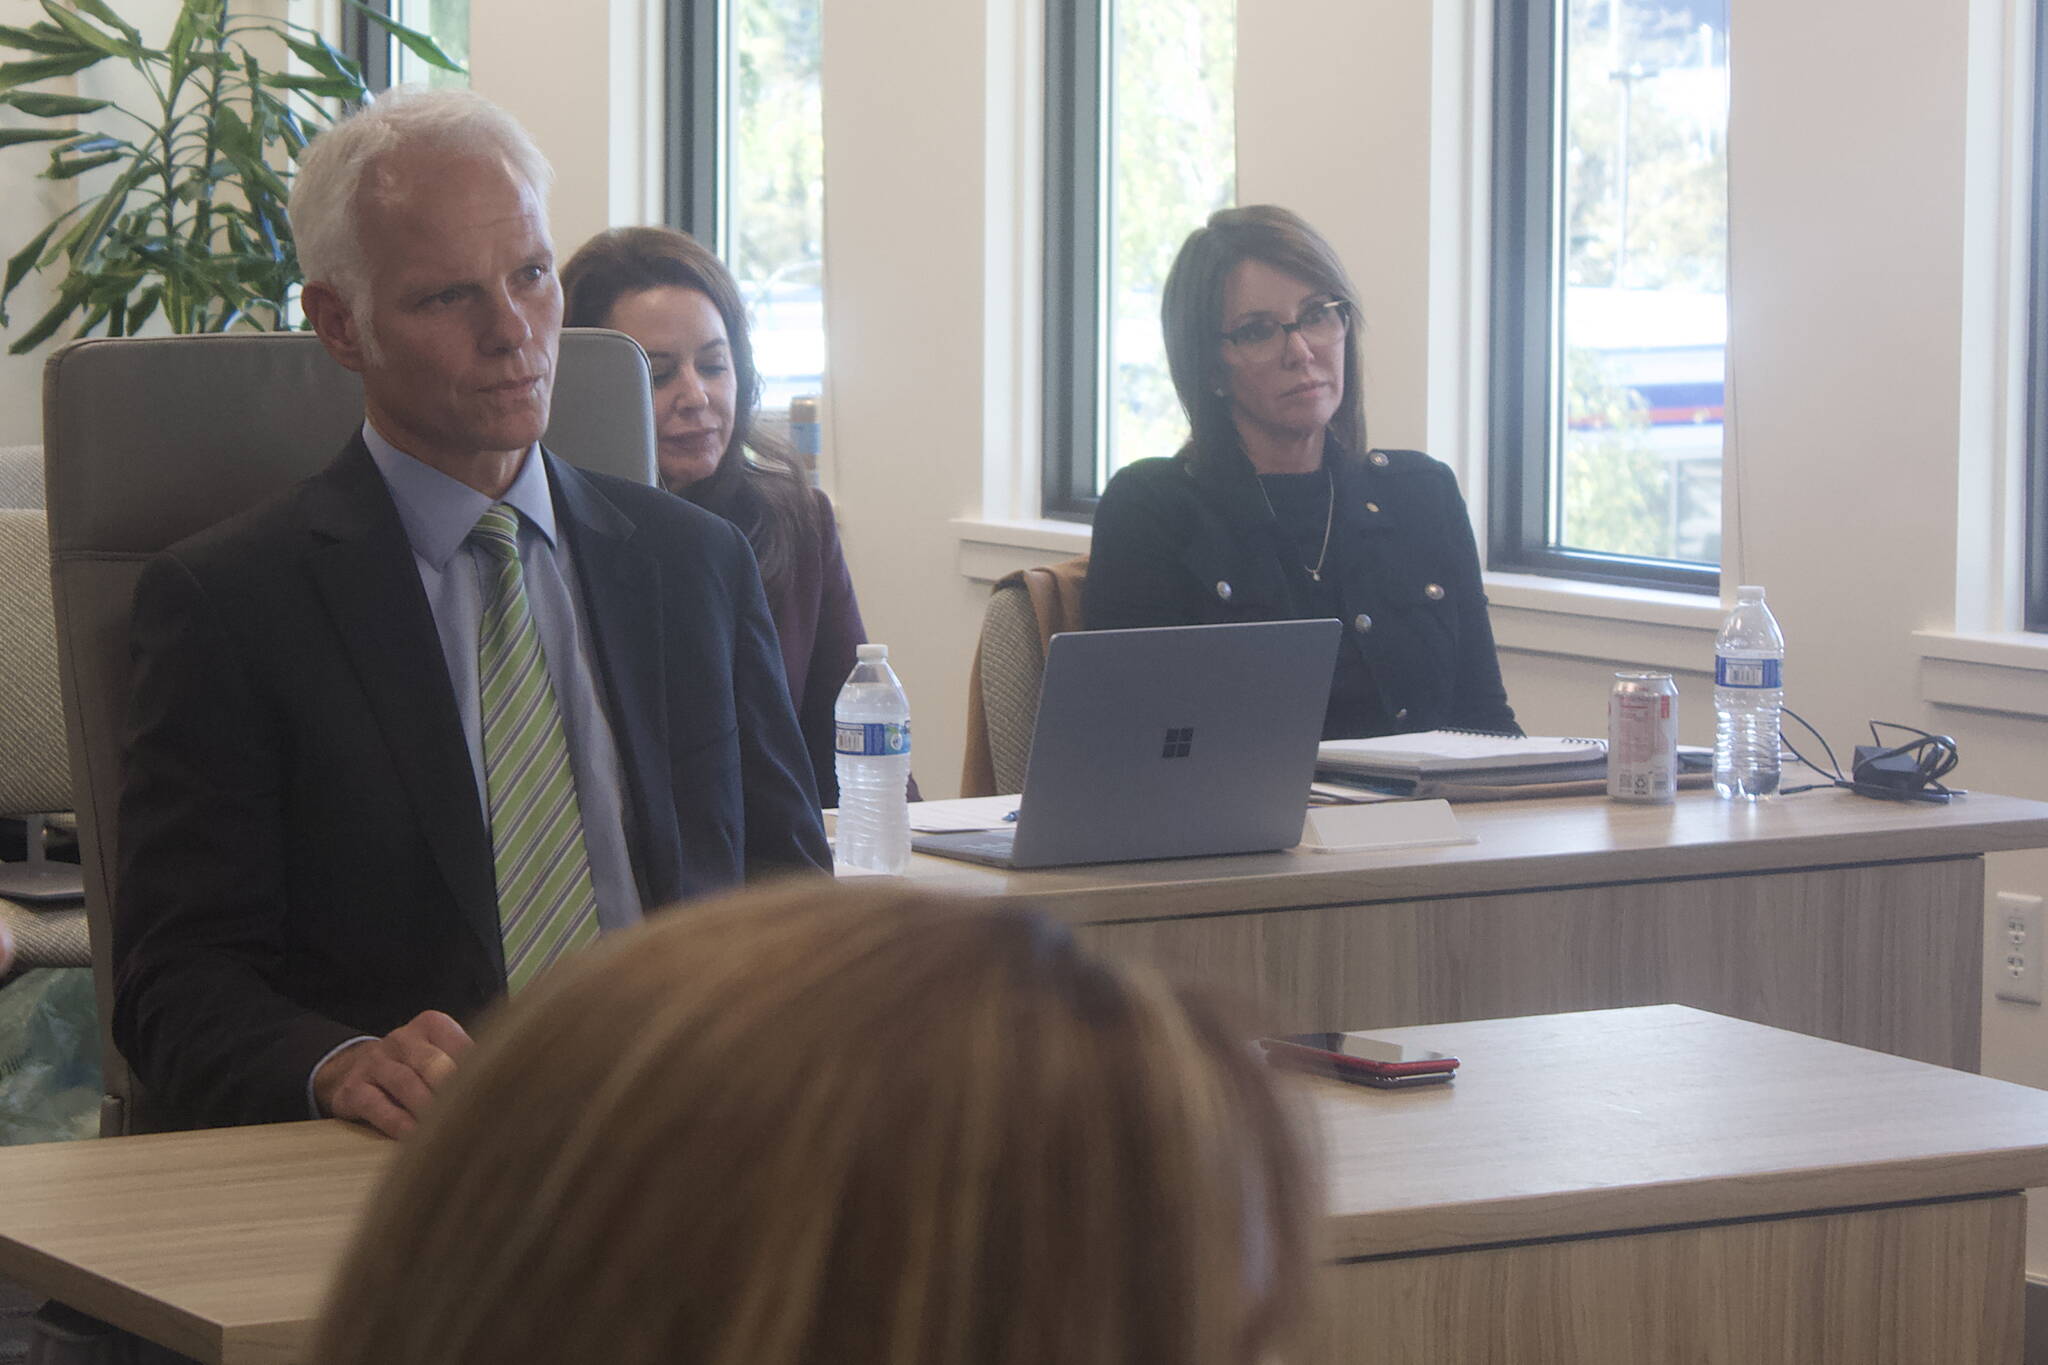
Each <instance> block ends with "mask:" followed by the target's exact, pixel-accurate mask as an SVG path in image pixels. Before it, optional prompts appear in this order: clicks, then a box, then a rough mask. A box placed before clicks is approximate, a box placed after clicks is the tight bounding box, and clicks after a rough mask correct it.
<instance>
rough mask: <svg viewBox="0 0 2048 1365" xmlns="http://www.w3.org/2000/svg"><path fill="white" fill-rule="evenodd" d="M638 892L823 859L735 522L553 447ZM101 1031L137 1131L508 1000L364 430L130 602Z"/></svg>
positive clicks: (396, 535) (462, 766) (470, 835)
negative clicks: (129, 677) (129, 664)
mask: <svg viewBox="0 0 2048 1365" xmlns="http://www.w3.org/2000/svg"><path fill="white" fill-rule="evenodd" d="M548 472H549V475H550V481H551V484H552V487H553V490H554V498H555V509H556V515H557V519H558V525H559V527H560V531H559V533H560V534H563V535H565V536H566V538H567V540H568V543H569V546H570V550H571V553H572V555H573V556H574V559H575V565H576V574H577V578H578V581H579V582H580V584H581V590H582V593H583V602H582V606H583V608H584V610H585V611H586V612H587V619H588V621H589V624H590V627H591V635H592V643H593V649H594V651H595V653H596V656H597V665H598V673H599V677H600V680H601V683H600V685H601V687H602V688H603V691H604V695H605V698H606V701H607V709H608V712H609V718H610V720H611V726H612V733H613V736H614V738H615V739H616V741H617V744H618V748H619V762H620V769H621V780H622V782H623V785H624V787H625V792H624V796H625V807H626V823H627V841H628V847H629V852H630V854H631V858H632V863H633V870H634V873H635V876H636V878H637V880H638V883H639V888H640V892H641V895H642V898H643V903H644V904H646V905H647V906H649V907H650V908H651V907H654V906H659V905H662V904H664V903H666V902H668V901H672V900H675V899H678V898H681V897H685V896H690V895H694V894H697V893H700V892H704V891H709V890H712V889H714V888H718V887H724V886H729V885H732V884H734V883H736V882H738V881H740V880H741V878H742V877H743V876H747V877H751V876H755V875H759V874H762V873H767V872H772V871H775V870H783V869H800V868H811V867H823V866H828V865H829V855H828V853H827V850H826V846H825V840H824V833H823V829H822V828H821V826H820V823H819V817H818V813H817V810H816V808H815V806H814V804H813V795H812V793H813V786H812V780H811V772H810V764H809V760H808V759H807V758H806V756H805V753H804V745H803V740H802V738H801V736H800V735H799V734H798V732H797V727H796V721H795V718H794V716H793V714H792V712H791V709H790V702H789V696H788V692H787V690H786V688H785V685H784V682H783V673H782V656H781V653H780V651H779V648H778V645H777V642H776V637H775V630H774V626H773V624H772V623H771V621H770V619H769V615H768V607H767V603H766V601H765V599H764V598H763V595H762V591H761V584H760V578H759V575H758V574H757V573H756V571H755V568H754V559H753V553H752V551H751V550H750V549H749V548H748V546H747V543H746V540H745V539H744V538H743V537H742V536H741V535H740V533H739V532H738V531H737V530H735V529H734V528H733V527H732V526H731V525H730V524H729V523H727V522H725V521H722V520H720V519H719V518H717V517H715V516H713V515H712V514H710V513H709V512H706V511H704V510H702V509H701V508H698V507H694V506H692V505H691V504H689V503H687V502H685V501H683V500H682V499H680V498H676V497H673V496H671V495H669V494H668V493H666V492H663V491H662V490H660V489H657V488H645V487H640V486H638V485H635V484H632V483H628V482H625V481H623V480H619V479H614V478H609V477H606V476H603V475H598V474H591V473H587V472H583V471H579V470H576V469H574V468H571V467H570V466H568V465H566V464H563V463H562V462H561V461H559V460H556V459H554V458H553V457H549V463H548ZM132 651H133V657H134V664H135V678H134V699H133V704H132V710H131V716H130V728H129V747H128V754H127V773H126V780H125V784H124V787H123V790H122V795H121V814H120V845H121V849H120V880H119V892H118V904H117V906H116V914H115V925H114V967H115V1004H114V1020H113V1031H114V1040H115V1042H116V1044H117V1045H118V1046H119V1047H120V1049H121V1051H122V1053H123V1055H125V1056H126V1057H127V1058H128V1060H129V1062H130V1063H131V1065H133V1067H134V1068H135V1071H136V1073H137V1075H138V1077H139V1078H140V1080H141V1082H142V1084H143V1086H144V1088H145V1091H146V1093H147V1096H148V1117H147V1118H146V1119H145V1120H144V1121H145V1122H146V1123H147V1124H149V1125H150V1126H156V1127H173V1126H190V1125H195V1124H226V1123H253V1122H267V1121H273V1120H282V1119H295V1118H304V1117H306V1082H307V1077H308V1075H309V1073H310V1072H311V1070H312V1068H313V1066H314V1065H315V1063H317V1062H318V1061H319V1060H320V1058H322V1057H323V1056H325V1055H326V1054H327V1053H328V1052H329V1051H330V1050H331V1049H333V1048H334V1047H335V1046H337V1045H338V1044H340V1043H341V1042H343V1041H345V1040H346V1039H349V1038H352V1037H356V1036H359V1035H362V1034H383V1033H387V1032H389V1031H390V1030H392V1029H394V1028H396V1027H398V1026H399V1025H401V1024H403V1023H405V1022H406V1021H407V1020H409V1019H411V1018H412V1017H413V1016H414V1015H415V1014H417V1013H418V1012H419V1011H421V1010H423V1009H439V1010H444V1011H446V1012H447V1013H449V1014H451V1015H453V1016H455V1017H456V1018H457V1019H458V1020H461V1021H462V1022H464V1023H465V1024H467V1023H469V1022H470V1021H472V1020H473V1019H474V1018H475V1016H476V1015H477V1014H478V1013H479V1011H481V1010H482V1009H483V1008H484V1007H485V1006H486V1005H487V1004H489V1003H490V1002H491V1001H492V1000H493V999H494V998H496V997H497V996H498V995H499V994H500V993H501V992H502V991H503V989H504V980H505V971H504V959H503V948H502V945H501V942H500V939H499V935H498V913H497V894H496V889H495V881H494V875H493V871H492V857H491V839H490V831H489V828H488V824H487V821H486V818H485V816H484V813H483V810H482V807H481V804H480V802H479V799H478V795H477V790H476V780H475V775H474V770H473V768H472V767H471V764H470V758H469V752H468V749H467V747H466V746H465V744H464V741H463V736H462V728H461V723H460V721H459V720H458V718H457V714H456V708H455V696H454V691H453V689H452V687H451V686H450V684H449V681H448V674H447V668H446V666H445V665H444V663H443V662H442V656H441V647H440V641H439V637H438V636H437V635H436V633H435V628H434V620H433V615H432V612H431V611H430V609H429V607H428V605H427V598H426V593H425V591H424V590H423V589H422V588H421V586H420V580H419V573H418V570H417V569H416V567H415V566H414V562H413V556H412V549H411V546H410V544H409V542H408V541H407V539H406V535H405V531H404V528H403V526H402V525H401V524H400V522H399V519H398V512H397V508H396V506H395V505H394V504H393V502H392V500H391V496H390V493H389V492H388V490H387V489H386V487H385V484H384V481H383V478H382V477H381V476H380V475H379V474H378V472H377V469H376V466H375V465H374V464H373V463H372V462H371V460H370V455H369V452H368V451H367V450H366V449H365V448H364V447H363V444H362V441H361V439H360V438H358V439H356V440H355V441H354V442H352V443H351V444H350V445H349V447H348V448H347V449H346V450H344V451H343V452H342V454H341V456H340V457H339V458H338V459H337V460H335V462H334V463H333V464H332V465H330V466H329V467H328V468H327V469H326V470H325V471H323V472H322V473H320V474H318V475H316V476H314V477H313V478H311V479H308V480H306V481H305V482H304V483H301V484H299V485H297V486H296V487H294V488H292V489H290V490H288V491H287V492H286V493H284V494H283V495H281V496H280V497H278V498H275V499H272V500H270V501H269V502H267V503H265V504H263V505H262V506H259V507H257V508H255V509H253V510H251V511H249V512H247V513H244V514H243V515H240V516H237V517H235V518H233V519H231V520H229V521H227V522H225V523H223V524H222V525H220V526H216V527H214V528H213V529H211V530H209V531H206V532H203V533H201V534H200V535H198V536H195V537H193V538H191V539H189V540H186V541H183V542H181V543H180V544H178V545H176V546H173V547H172V548H171V549H170V550H168V551H166V552H165V553H164V554H162V555H161V556H159V557H158V558H157V559H155V560H154V561H152V562H151V563H150V565H149V566H148V567H147V568H146V570H145V571H144V573H143V575H142V579H141V582H140V584H139V585H138V586H137V589H136V595H135V608H134V618H133V628H132Z"/></svg>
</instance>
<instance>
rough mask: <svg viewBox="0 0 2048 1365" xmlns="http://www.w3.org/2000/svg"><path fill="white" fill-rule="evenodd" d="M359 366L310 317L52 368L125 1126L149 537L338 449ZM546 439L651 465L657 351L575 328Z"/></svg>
mask: <svg viewBox="0 0 2048 1365" xmlns="http://www.w3.org/2000/svg"><path fill="white" fill-rule="evenodd" d="M362 411H363V409H362V388H361V385H360V383H359V381H358V380H357V379H356V377H355V376H354V375H352V374H349V373H348V372H346V371H344V370H342V369H341V368H339V367H338V366H336V365H335V364H334V363H333V362H332V361H331V360H329V359H328V357H327V354H326V352H325V351H324V350H323V349H322V348H321V345H320V343H319V341H318V339H317V338H315V337H313V336H311V335H308V334H304V333H232V334H229V335H226V336H204V337H168V338H146V339H125V340H90V341H80V342H74V343H72V344H71V345H69V346H66V347H65V348H64V349H62V350H60V351H58V352H57V353H56V354H55V355H54V356H52V357H51V358H50V361H49V363H48V365H47V366H46V367H45V369H44V372H43V443H44V446H45V449H46V463H45V473H46V477H47V483H48V488H47V496H48V500H49V515H50V530H51V534H50V556H51V566H52V572H53V580H54V587H55V595H56V608H57V625H58V660H59V664H60V665H61V672H62V677H63V688H64V712H65V720H66V725H67V728H68V731H69V737H70V752H71V767H72V771H73V772H75V773H77V774H78V775H79V778H80V781H79V782H78V784H77V794H78V817H79V845H80V852H81V855H82V861H83V864H84V868H85V889H86V910H87V914H88V917H89V918H90V920H91V923H92V928H93V936H92V937H93V967H94V975H95V978H96V980H97V983H98V988H99V1003H100V1053H101V1063H102V1068H103V1074H104V1077H105V1081H106V1087H107V1096H106V1100H105V1103H104V1106H103V1109H102V1113H101V1124H100V1127H101V1131H102V1132H103V1133H107V1134H117V1133H121V1132H125V1131H127V1127H128V1121H129V1111H130V1107H131V1104H132V1103H133V1100H134V1097H135V1094H136V1086H135V1081H134V1078H133V1076H132V1075H130V1073H129V1071H128V1067H127V1064H126V1062H125V1061H124V1060H123V1059H122V1058H121V1056H120V1054H119V1053H117V1052H116V1051H115V1050H114V1047H113V1044H112V1041H111V1035H110V1034H109V1031H108V1030H109V1027H110V1021H111V1020H112V1018H113V970H112V962H111V958H110V951H111V948H110V945H111V941H112V935H111V934H110V933H109V932H107V930H108V927H109V924H110V917H111V913H112V912H111V906H112V904H113V898H114V892H115V887H114V878H115V869H116V859H115V850H116V847H117V831H116V830H115V827H114V824H115V812H116V809H117V803H118V798H119V793H120V788H121V745H122V738H123V730H124V726H125V723H126V713H127V697H128V667H129V665H128V610H129V603H130V600H131V598H132V596H133V594H134V589H135V581H136V579H137V578H138V577H139V576H140V574H141V572H142V565H143V563H144V561H146V560H147V559H148V558H149V557H150V556H151V555H153V554H155V553H156V552H157V551H159V550H161V549H163V548H165V547H166V546H168V545H170V544H172V543H173V542H175V541H178V540H180V539H182V538H184V537H185V536H188V535H190V534H192V533H193V532H196V531H199V530H202V529H204V528H205V527H207V526H210V525H212V524H213V523H215V522H217V521H220V520H221V519H222V518H224V517H227V516H229V515H230V514H232V513H234V512H237V511H239V510H241V509H242V508H245V507H248V506H250V505H251V504H253V503H255V502H257V501H259V500H260V499H262V498H264V497H266V496H267V495H269V494H271V493H274V492H276V491H278V490H280V489H282V488H284V487H286V486H288V485H289V484H291V483H293V482H296V481H297V480H299V479H301V478H304V477H306V476H307V475H309V474H312V473H314V472H316V471H317V470H319V469H321V468H322V467H324V466H325V465H326V464H327V462H328V461H329V460H330V459H331V458H332V457H333V455H334V454H335V452H337V451H339V450H340V449H341V447H342V445H343V443H344V442H345V441H347V439H348V437H349V434H350V433H351V432H352V431H354V430H355V428H356V427H357V426H358V425H359V424H360V423H361V421H362ZM546 440H547V444H548V448H549V449H551V450H553V451H555V452H556V453H557V454H559V455H561V456H563V457H564V458H565V459H568V460H569V461H571V462H572V463H575V464H579V465H583V466H584V467H586V468H590V469H596V470H600V471H602V472H604V473H608V474H617V475H621V476H623V477H627V478H632V479H637V480H639V481H640V482H643V483H650V484H651V483H652V482H653V481H654V416H653V401H652V398H651V396H650V391H649V388H648V379H647V361H646V357H645V356H644V355H643V354H642V353H641V351H640V348H639V347H638V346H637V345H635V344H634V343H633V341H632V340H631V339H630V338H628V337H625V336H623V335H621V334H619V333H617V332H607V331H601V330H597V329H579V330H576V331H571V332H566V333H564V334H563V337H562V352H561V363H560V366H559V369H558V374H557V379H556V384H555V401H554V414H553V421H552V424H551V425H550V426H549V428H548V433H547V437H546Z"/></svg>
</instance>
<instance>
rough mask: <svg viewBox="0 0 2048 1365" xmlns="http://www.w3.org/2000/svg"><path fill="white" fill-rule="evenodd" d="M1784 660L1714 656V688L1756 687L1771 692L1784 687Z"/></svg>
mask: <svg viewBox="0 0 2048 1365" xmlns="http://www.w3.org/2000/svg"><path fill="white" fill-rule="evenodd" d="M1784 667H1785V664H1784V661H1783V660H1782V659H1731V658H1729V657H1728V656H1727V655H1725V654H1717V655H1715V656H1714V686H1716V687H1755V688H1759V689H1761V690H1763V691H1769V690H1770V689H1772V688H1774V687H1783V686H1784V685H1785V684H1784V683H1783V682H1782V681H1781V678H1782V677H1783V673H1784Z"/></svg>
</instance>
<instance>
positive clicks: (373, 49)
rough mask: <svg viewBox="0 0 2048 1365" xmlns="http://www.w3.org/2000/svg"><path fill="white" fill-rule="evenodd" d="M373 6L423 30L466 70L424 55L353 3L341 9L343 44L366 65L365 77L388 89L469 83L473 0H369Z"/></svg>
mask: <svg viewBox="0 0 2048 1365" xmlns="http://www.w3.org/2000/svg"><path fill="white" fill-rule="evenodd" d="M366 3H367V4H368V6H369V7H370V8H371V9H374V10H376V11H377V12H378V13H380V14H386V15H389V16H390V17H391V19H392V20H393V21H394V22H396V23H398V24H401V25H403V26H405V27H406V28H408V29H410V30H412V31H413V32H415V33H420V34H424V35H425V36H426V37H427V38H428V39H430V40H431V41H432V42H433V44H434V45H435V46H436V47H438V48H439V49H440V50H441V51H442V52H443V53H444V54H446V55H447V57H448V58H449V59H450V60H451V61H453V62H454V63H455V64H456V65H457V66H459V67H461V68H462V71H449V70H446V69H445V68H442V67H439V66H436V65H434V64H433V63H431V62H428V61H426V60H425V59H424V58H422V57H421V56H420V55H419V54H418V53H417V52H415V51H414V50H413V49H412V48H411V47H409V46H407V45H406V44H405V43H404V42H403V41H400V40H398V39H394V38H393V37H392V36H391V35H390V34H389V32H387V31H386V29H385V28H384V27H383V26H382V25H380V24H378V23H376V22H375V21H373V20H371V19H370V18H368V17H367V16H365V15H363V14H362V13H360V12H358V11H357V10H355V9H354V8H353V7H349V6H344V7H343V12H342V33H343V39H344V41H343V44H342V47H343V50H344V51H345V52H347V54H348V55H349V56H350V57H351V58H353V59H354V60H355V62H356V64H357V65H359V66H361V67H362V69H363V79H364V83H365V84H367V85H368V86H369V87H370V88H371V89H372V90H384V89H388V88H389V87H391V86H394V85H404V84H406V83H408V82H410V83H412V84H415V85H430V86H435V87H442V86H456V87H461V86H466V85H468V84H469V77H468V76H467V75H465V74H463V73H464V72H466V71H468V69H469V0H366Z"/></svg>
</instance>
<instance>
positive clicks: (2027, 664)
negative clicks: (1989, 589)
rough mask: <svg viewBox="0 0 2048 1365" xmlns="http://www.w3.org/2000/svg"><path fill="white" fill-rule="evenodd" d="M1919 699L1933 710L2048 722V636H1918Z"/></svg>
mask: <svg viewBox="0 0 2048 1365" xmlns="http://www.w3.org/2000/svg"><path fill="white" fill-rule="evenodd" d="M1913 644H1914V646H1915V647H1916V648H1917V649H1918V651H1919V654H1920V696H1921V698H1922V699H1923V700H1925V701H1929V702H1932V703H1933V704H1934V705H1936V706H1948V707H1953V708H1955V709H1957V710H1962V711H1995V712H1999V713H2002V714H2004V715H2010V716H2035V717H2041V718H2044V719H2048V635H2034V634H2028V633H2025V632H2021V631H2011V632H2002V633H1998V634H1989V633H1986V634H1970V635H1959V634H1955V633H1953V632H1950V631H1940V630H1916V631H1914V632H1913Z"/></svg>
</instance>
